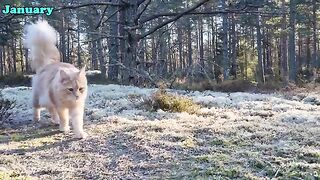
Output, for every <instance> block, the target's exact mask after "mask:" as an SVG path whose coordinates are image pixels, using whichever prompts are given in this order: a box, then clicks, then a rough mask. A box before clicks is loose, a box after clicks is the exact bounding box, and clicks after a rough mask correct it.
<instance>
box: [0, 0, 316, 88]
mask: <svg viewBox="0 0 320 180" xmlns="http://www.w3.org/2000/svg"><path fill="white" fill-rule="evenodd" d="M4 4H11V5H15V6H21V7H30V6H40V7H42V6H45V7H54V12H53V14H52V15H51V16H46V15H42V16H39V15H4V14H0V75H1V76H6V75H17V74H31V73H32V72H31V70H30V67H29V64H30V58H29V51H28V50H27V49H25V48H24V46H23V43H22V39H23V35H22V34H23V27H24V25H25V24H28V23H30V22H35V21H36V20H37V19H42V18H43V19H46V20H47V21H48V22H49V24H51V25H52V26H53V27H54V28H55V29H56V30H57V31H58V38H59V39H58V44H57V46H58V48H59V50H60V51H61V58H62V59H61V60H62V61H63V62H68V63H72V64H75V65H76V66H78V67H81V66H83V65H84V64H86V65H87V67H88V69H90V70H99V71H100V72H101V73H100V74H99V75H98V76H99V77H98V78H99V79H100V80H102V81H111V82H117V83H121V84H133V85H139V86H152V85H157V83H158V82H160V81H161V82H165V83H166V84H168V85H170V87H174V86H178V85H179V84H180V85H181V84H197V85H196V86H206V87H204V88H210V87H208V86H210V85H212V84H217V83H218V84H219V83H222V82H223V81H226V80H229V81H230V80H241V82H243V80H244V81H248V82H256V83H258V84H267V86H269V85H271V84H281V85H287V84H288V83H289V82H292V83H299V84H301V83H302V84H303V83H306V82H309V81H312V80H315V77H316V74H317V69H318V68H319V66H320V61H319V49H320V46H319V38H318V36H319V27H318V26H319V25H318V20H319V4H320V2H318V1H317V0H290V1H288V0H263V1H262V0H261V1H260V0H217V1H212V0H161V1H160V0H159V1H152V0H105V1H101V0H100V1H98V0H97V1H87V0H57V1H48V0H41V1H40V0H30V1H23V0H14V1H8V0H5V1H2V2H1V3H0V5H1V7H4ZM1 13H2V12H1ZM200 82H201V85H200ZM241 84H242V83H241Z"/></svg>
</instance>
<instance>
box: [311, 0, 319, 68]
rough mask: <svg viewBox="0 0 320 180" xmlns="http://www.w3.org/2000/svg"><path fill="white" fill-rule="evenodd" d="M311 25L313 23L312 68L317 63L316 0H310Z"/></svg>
mask: <svg viewBox="0 0 320 180" xmlns="http://www.w3.org/2000/svg"><path fill="white" fill-rule="evenodd" d="M312 4H313V6H312V25H313V34H312V35H313V43H312V49H313V53H312V68H315V67H317V64H318V62H317V61H318V57H317V55H318V53H317V42H318V37H317V0H312Z"/></svg>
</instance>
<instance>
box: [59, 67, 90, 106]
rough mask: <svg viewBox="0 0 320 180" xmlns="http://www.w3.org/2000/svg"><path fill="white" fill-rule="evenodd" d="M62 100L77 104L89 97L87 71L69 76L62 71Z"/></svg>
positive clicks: (83, 70)
mask: <svg viewBox="0 0 320 180" xmlns="http://www.w3.org/2000/svg"><path fill="white" fill-rule="evenodd" d="M60 85H61V86H60V98H62V100H63V101H68V102H77V101H79V100H83V99H84V98H85V97H86V95H87V78H86V76H85V69H84V68H82V69H81V70H80V71H79V72H76V73H72V74H67V73H66V72H64V71H63V70H61V71H60Z"/></svg>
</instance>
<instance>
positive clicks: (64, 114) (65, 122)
mask: <svg viewBox="0 0 320 180" xmlns="http://www.w3.org/2000/svg"><path fill="white" fill-rule="evenodd" d="M57 112H58V115H59V119H60V127H59V129H60V131H63V132H68V131H70V126H69V110H68V109H67V108H57Z"/></svg>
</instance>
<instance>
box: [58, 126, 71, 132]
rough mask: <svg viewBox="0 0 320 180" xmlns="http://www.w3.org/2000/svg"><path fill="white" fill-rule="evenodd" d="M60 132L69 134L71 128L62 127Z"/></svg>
mask: <svg viewBox="0 0 320 180" xmlns="http://www.w3.org/2000/svg"><path fill="white" fill-rule="evenodd" d="M59 130H60V131H62V132H64V133H67V132H69V131H70V126H60V127H59Z"/></svg>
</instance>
